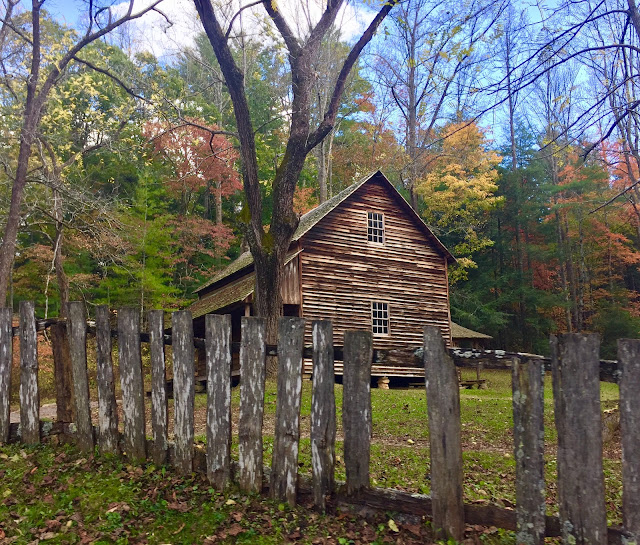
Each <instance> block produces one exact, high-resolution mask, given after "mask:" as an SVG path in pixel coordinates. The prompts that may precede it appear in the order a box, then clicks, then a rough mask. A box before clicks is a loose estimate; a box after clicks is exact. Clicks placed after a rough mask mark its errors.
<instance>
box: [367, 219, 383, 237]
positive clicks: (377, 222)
mask: <svg viewBox="0 0 640 545" xmlns="http://www.w3.org/2000/svg"><path fill="white" fill-rule="evenodd" d="M367 240H368V241H369V242H376V243H378V244H383V243H384V219H383V215H382V214H381V213H379V212H367Z"/></svg>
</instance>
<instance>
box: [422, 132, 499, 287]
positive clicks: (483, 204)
mask: <svg viewBox="0 0 640 545" xmlns="http://www.w3.org/2000/svg"><path fill="white" fill-rule="evenodd" d="M438 136H440V137H441V138H442V143H441V146H440V149H439V150H438V151H437V152H435V151H434V152H432V153H431V154H430V155H429V156H428V157H426V171H427V173H426V174H425V175H424V177H423V178H422V179H421V180H418V181H417V183H416V191H417V192H418V193H419V194H420V195H422V196H423V198H424V201H425V204H426V210H425V212H424V214H423V215H424V218H425V220H426V221H427V223H428V224H430V225H432V226H433V227H435V228H436V229H437V230H438V231H439V232H440V233H444V234H445V235H446V236H447V238H448V240H447V242H448V244H449V245H450V247H451V250H452V251H453V254H454V255H455V256H456V257H457V258H458V266H457V268H456V269H455V272H452V276H451V280H452V281H456V280H459V279H463V278H465V277H466V274H467V272H466V271H468V270H469V269H470V268H473V267H475V262H474V261H473V259H471V257H470V256H471V255H472V254H473V253H475V252H477V251H478V250H480V249H481V248H484V247H486V246H488V245H491V244H492V242H491V240H489V239H488V238H485V237H482V236H481V235H479V233H480V232H481V227H482V226H483V225H484V223H485V221H486V219H487V217H488V214H489V213H490V212H491V210H493V209H495V208H496V207H497V206H499V205H500V204H501V203H502V201H503V198H502V197H496V195H495V193H496V191H497V190H498V186H497V180H498V171H497V166H498V164H499V163H500V157H499V155H498V154H497V153H496V152H494V151H491V150H488V149H487V140H486V138H485V136H484V133H483V132H482V130H481V129H480V128H479V127H478V126H477V125H475V124H474V123H465V122H461V123H452V124H450V125H448V126H446V127H444V128H443V129H442V130H441V133H440V135H438Z"/></svg>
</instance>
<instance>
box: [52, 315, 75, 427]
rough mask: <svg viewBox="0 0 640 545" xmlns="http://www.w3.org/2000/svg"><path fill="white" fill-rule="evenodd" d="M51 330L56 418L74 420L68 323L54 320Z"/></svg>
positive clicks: (58, 419) (66, 420) (64, 420)
mask: <svg viewBox="0 0 640 545" xmlns="http://www.w3.org/2000/svg"><path fill="white" fill-rule="evenodd" d="M49 331H50V335H51V350H52V352H53V373H54V377H55V383H56V420H57V421H58V422H73V405H74V401H73V387H72V380H71V354H70V353H69V338H68V334H67V325H66V323H65V322H63V321H59V322H53V323H52V324H51V328H50V330H49Z"/></svg>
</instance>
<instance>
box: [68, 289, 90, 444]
mask: <svg viewBox="0 0 640 545" xmlns="http://www.w3.org/2000/svg"><path fill="white" fill-rule="evenodd" d="M67 309H68V310H67V315H68V316H69V320H68V322H67V323H68V325H69V353H70V354H71V374H72V377H73V392H74V396H73V397H74V400H75V407H76V427H77V440H76V442H77V444H78V447H79V448H80V450H83V451H85V452H91V451H92V450H93V446H94V443H93V425H92V424H91V400H90V398H89V376H88V372H87V319H86V317H85V314H84V304H83V303H81V302H80V301H73V302H71V303H69V304H68V307H67Z"/></svg>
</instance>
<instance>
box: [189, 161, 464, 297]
mask: <svg viewBox="0 0 640 545" xmlns="http://www.w3.org/2000/svg"><path fill="white" fill-rule="evenodd" d="M374 177H377V178H380V179H382V180H384V181H385V182H386V183H387V184H388V186H389V187H390V188H391V189H393V191H394V192H395V193H396V194H397V197H398V199H399V201H400V202H401V203H402V205H403V206H404V208H405V210H406V211H407V212H408V213H409V214H411V215H413V216H414V217H415V218H416V219H417V220H418V222H419V223H420V224H421V225H422V226H423V230H424V231H425V232H426V234H427V235H428V236H429V238H431V239H432V240H433V242H434V244H435V245H436V247H438V248H439V249H440V251H441V252H442V254H443V255H444V256H446V257H447V259H449V260H450V261H453V262H455V258H454V257H453V255H451V253H450V252H449V250H447V248H446V247H445V246H444V244H442V242H440V240H439V239H438V237H436V236H435V235H434V234H433V233H432V232H431V230H430V229H429V227H428V226H427V225H426V224H425V223H424V221H423V220H422V218H420V216H418V215H417V214H416V213H415V211H414V210H413V209H412V208H411V206H410V205H409V203H407V201H406V200H405V199H404V197H403V196H402V195H400V193H398V190H397V189H396V188H395V187H393V184H391V183H390V182H389V180H387V178H386V177H385V175H384V174H382V172H380V171H379V170H378V171H376V172H374V173H372V174H369V175H367V176H365V177H364V178H362V179H361V180H360V181H358V182H356V183H354V184H352V185H350V186H349V187H347V188H346V189H344V190H343V191H341V192H340V193H338V194H337V195H335V196H334V197H332V198H331V199H329V200H327V201H325V202H323V203H322V204H321V205H319V206H316V207H315V208H314V209H313V210H309V212H307V213H306V214H304V215H303V216H301V217H300V222H299V223H298V228H297V229H296V231H295V233H294V234H293V238H292V242H296V241H298V240H300V239H301V238H302V237H303V236H304V235H305V234H306V233H308V232H309V231H310V230H311V229H312V228H313V227H314V226H315V225H317V224H318V222H319V221H320V220H322V218H324V217H325V216H326V215H327V214H329V212H331V211H332V210H334V209H335V208H337V207H338V205H339V204H340V203H342V202H343V201H345V200H346V199H347V198H348V197H349V196H351V195H352V194H353V193H355V192H356V191H357V190H358V189H360V188H361V187H362V186H363V185H364V184H365V183H366V182H368V181H369V180H371V179H372V178H374ZM290 257H291V256H290ZM290 257H289V258H288V261H289V260H290ZM252 264H253V256H252V255H251V252H248V251H247V252H244V253H243V254H241V255H240V256H239V257H238V258H237V259H236V260H235V261H233V262H232V263H230V264H229V265H228V266H227V267H226V268H225V269H223V270H222V271H220V272H219V273H218V274H216V275H215V276H214V277H213V278H211V279H210V280H208V281H207V282H205V283H204V284H202V285H201V286H200V287H198V288H197V289H196V290H195V293H198V292H200V291H202V290H204V289H205V288H208V287H210V286H212V285H213V284H216V283H217V282H220V281H221V280H224V279H225V278H227V277H229V276H231V275H232V274H234V273H236V272H238V271H240V270H242V269H244V268H246V267H249V266H250V265H252ZM218 308H222V307H218Z"/></svg>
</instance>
